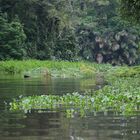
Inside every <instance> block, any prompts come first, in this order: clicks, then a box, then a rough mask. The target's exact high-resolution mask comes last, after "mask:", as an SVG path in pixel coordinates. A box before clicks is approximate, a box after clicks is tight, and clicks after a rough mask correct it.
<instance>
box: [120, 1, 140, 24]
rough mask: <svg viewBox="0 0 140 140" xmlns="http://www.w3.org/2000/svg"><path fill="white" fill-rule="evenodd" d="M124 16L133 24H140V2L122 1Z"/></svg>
mask: <svg viewBox="0 0 140 140" xmlns="http://www.w3.org/2000/svg"><path fill="white" fill-rule="evenodd" d="M120 2H121V4H120V7H121V8H120V9H121V14H122V16H123V17H124V18H125V19H127V20H129V21H130V22H131V23H132V22H133V23H134V22H135V23H138V24H139V23H140V1H139V0H120Z"/></svg>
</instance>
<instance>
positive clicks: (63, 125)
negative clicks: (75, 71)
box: [0, 111, 140, 140]
mask: <svg viewBox="0 0 140 140" xmlns="http://www.w3.org/2000/svg"><path fill="white" fill-rule="evenodd" d="M92 115H93V114H92ZM92 115H91V116H88V117H86V118H79V117H75V118H72V119H67V118H66V117H65V115H64V113H63V112H60V111H59V112H56V111H52V112H51V111H49V112H45V113H35V112H34V113H30V114H27V115H26V116H25V115H24V114H22V113H16V114H14V113H10V112H2V113H1V115H0V124H1V125H0V139H2V140H139V136H140V116H133V117H124V116H120V115H118V116H117V115H115V114H114V113H112V112H110V113H108V115H104V114H103V113H99V114H96V116H92ZM114 115H115V116H114Z"/></svg>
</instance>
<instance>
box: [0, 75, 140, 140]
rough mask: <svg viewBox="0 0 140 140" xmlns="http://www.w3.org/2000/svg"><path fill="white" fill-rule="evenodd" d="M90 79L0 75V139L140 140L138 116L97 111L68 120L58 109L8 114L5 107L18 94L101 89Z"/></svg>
mask: <svg viewBox="0 0 140 140" xmlns="http://www.w3.org/2000/svg"><path fill="white" fill-rule="evenodd" d="M98 78H99V77H98ZM94 79H95V78H93V79H60V78H45V77H44V78H43V77H42V78H29V79H24V78H22V77H21V76H20V75H19V76H6V75H0V140H140V116H139V115H135V116H131V117H124V116H121V115H119V114H116V113H113V112H108V113H107V114H106V113H102V112H101V113H97V114H89V115H88V116H87V117H85V118H80V117H79V116H78V115H75V116H73V118H71V119H69V118H66V116H65V114H64V112H63V111H62V110H60V111H47V112H45V113H36V112H32V113H29V114H24V113H21V112H17V113H13V112H10V111H8V109H7V107H6V106H5V104H6V103H9V102H10V101H12V99H13V98H17V97H19V96H21V95H23V96H28V95H42V94H57V95H58V94H59V95H62V94H66V93H72V92H76V91H78V92H84V91H85V90H96V89H98V88H101V87H102V81H100V82H99V80H98V79H97V80H96V81H95V80H94Z"/></svg>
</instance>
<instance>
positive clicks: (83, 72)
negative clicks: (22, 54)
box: [0, 60, 111, 77]
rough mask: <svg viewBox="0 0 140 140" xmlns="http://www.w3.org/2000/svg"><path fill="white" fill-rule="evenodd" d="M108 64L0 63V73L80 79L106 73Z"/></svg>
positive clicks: (37, 61)
mask: <svg viewBox="0 0 140 140" xmlns="http://www.w3.org/2000/svg"><path fill="white" fill-rule="evenodd" d="M108 67H111V66H110V65H109V64H108V65H105V64H102V65H99V64H96V63H89V62H67V61H39V60H26V61H15V60H14V61H13V60H11V61H1V62H0V72H3V73H9V74H24V73H27V74H29V75H34V73H43V74H50V75H52V76H54V77H59V76H63V77H72V76H73V77H75V76H76V77H80V76H89V75H92V74H94V73H96V72H99V71H106V70H108Z"/></svg>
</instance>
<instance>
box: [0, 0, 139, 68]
mask: <svg viewBox="0 0 140 140" xmlns="http://www.w3.org/2000/svg"><path fill="white" fill-rule="evenodd" d="M122 1H123V0H122ZM119 8H122V9H123V5H120V1H119V0H0V60H9V59H18V60H22V59H40V60H46V59H49V60H69V61H78V60H89V61H96V62H98V63H111V64H113V65H121V64H128V65H134V64H137V63H139V62H140V28H139V25H136V24H135V25H133V24H132V23H130V22H127V21H125V20H123V18H122V16H121V14H120V12H119ZM127 8H129V6H128V7H127ZM124 11H125V10H124ZM124 11H123V12H124ZM124 14H129V13H127V12H124ZM138 16H139V15H138ZM138 16H137V19H139V17H138ZM132 17H133V16H132ZM132 19H133V18H132ZM137 21H138V20H137Z"/></svg>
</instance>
